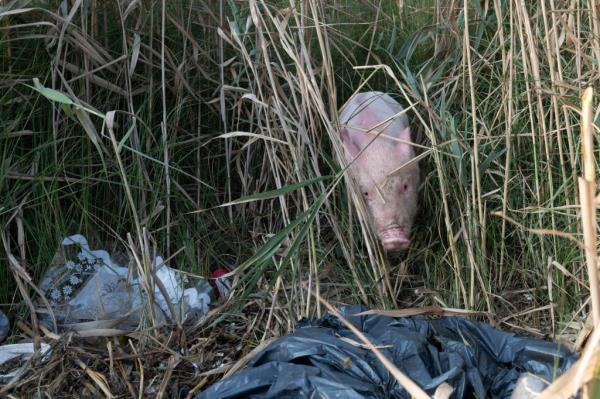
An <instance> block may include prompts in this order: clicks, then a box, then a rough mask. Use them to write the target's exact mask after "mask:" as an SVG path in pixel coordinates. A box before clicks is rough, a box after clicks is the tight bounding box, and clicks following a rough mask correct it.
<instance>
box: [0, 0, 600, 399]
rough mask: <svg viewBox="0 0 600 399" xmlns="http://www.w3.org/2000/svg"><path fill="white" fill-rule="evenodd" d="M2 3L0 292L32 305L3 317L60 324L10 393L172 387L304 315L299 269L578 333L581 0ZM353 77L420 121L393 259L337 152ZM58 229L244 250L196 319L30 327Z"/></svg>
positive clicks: (11, 306)
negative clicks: (415, 173) (418, 198)
mask: <svg viewBox="0 0 600 399" xmlns="http://www.w3.org/2000/svg"><path fill="white" fill-rule="evenodd" d="M0 4H1V5H0V38H1V39H0V54H1V56H0V57H1V62H0V115H1V118H0V132H1V135H2V136H1V137H0V156H1V159H2V163H1V164H0V223H1V225H2V228H3V231H4V234H3V237H6V239H5V240H4V249H5V251H4V252H5V254H4V257H3V258H1V259H2V262H3V263H4V264H7V265H8V266H9V267H7V268H5V270H4V271H3V272H2V273H3V274H2V278H1V279H0V288H1V289H0V293H1V295H2V298H3V300H4V302H6V303H8V305H7V306H6V307H5V310H6V311H7V313H8V314H10V315H11V316H13V317H12V319H15V317H16V318H23V320H22V321H21V323H20V324H17V325H16V326H15V328H14V329H13V333H14V334H13V338H12V339H13V341H15V342H16V341H19V340H21V339H27V340H35V342H38V343H39V342H40V341H43V342H47V343H50V344H51V345H52V347H53V350H52V354H51V355H50V357H49V359H48V360H46V361H45V362H43V363H41V362H40V359H33V360H32V361H31V363H30V364H29V365H28V368H27V371H26V372H25V373H24V374H23V375H22V376H21V377H20V378H19V379H18V380H16V381H15V382H14V383H12V384H11V385H9V386H4V387H3V388H2V391H1V392H2V394H3V395H4V394H7V395H8V394H10V395H13V396H14V397H41V396H43V393H44V392H50V395H51V396H52V397H61V396H65V397H67V396H69V397H71V396H73V395H75V396H77V395H79V396H90V395H92V396H114V397H119V396H122V397H129V396H135V397H147V396H157V397H160V396H161V395H162V396H163V397H177V396H179V397H186V396H189V395H190V392H195V391H198V390H199V389H201V388H202V386H205V385H206V384H209V383H210V382H212V381H213V380H214V379H218V378H220V377H221V376H222V375H223V374H224V373H225V372H227V370H229V369H230V368H231V367H235V366H234V365H235V364H236V362H237V361H238V359H241V358H243V356H244V355H246V354H247V353H248V352H250V350H251V349H252V348H253V347H255V346H256V345H259V343H260V342H262V341H264V340H265V339H268V338H271V337H275V336H279V335H281V334H285V333H286V332H288V331H290V330H291V329H292V328H293V325H294V322H295V320H297V319H298V318H300V317H304V316H306V317H317V316H320V315H321V314H322V312H323V310H324V309H322V308H321V305H320V303H319V301H317V300H315V297H314V296H313V295H311V292H313V291H314V292H316V293H317V294H319V295H321V296H323V297H325V298H327V299H328V300H329V301H331V302H332V303H334V304H343V303H356V302H362V303H365V304H367V305H369V306H371V307H374V308H398V307H401V308H404V307H421V306H431V305H437V306H442V307H451V308H459V309H465V310H467V311H477V312H481V313H482V314H485V315H486V320H491V321H493V322H494V323H495V324H496V325H497V326H498V327H500V328H505V329H513V330H516V331H518V332H522V333H527V334H531V335H534V336H537V337H540V338H550V339H554V340H560V341H562V342H565V343H567V344H569V345H571V347H572V348H573V349H575V350H579V349H581V348H582V347H583V345H584V344H585V342H586V338H587V337H588V334H589V333H590V332H591V330H592V326H593V325H594V324H592V322H591V321H590V320H592V319H591V317H589V315H590V314H593V313H592V310H591V308H590V304H591V303H593V304H597V300H596V298H597V295H598V287H597V284H594V281H595V279H594V278H593V275H594V274H593V271H594V270H595V269H594V265H595V263H597V260H596V252H597V251H596V248H595V245H596V244H594V243H595V240H594V239H592V238H591V237H592V236H593V234H592V232H593V231H594V229H595V225H594V224H593V223H592V224H587V223H584V226H583V227H581V224H580V220H581V218H582V217H583V220H587V221H589V220H591V219H593V215H594V214H595V203H596V199H595V192H596V191H595V189H594V188H593V184H592V183H591V182H593V181H594V176H595V173H593V172H591V173H590V172H589V171H590V168H589V167H587V166H586V167H585V168H583V163H582V161H581V159H582V140H581V138H580V126H582V124H581V122H580V109H581V103H580V96H581V93H582V90H583V89H584V88H586V87H597V85H598V80H599V78H600V74H599V66H598V65H599V61H598V60H600V44H599V43H600V41H599V40H598V38H599V37H600V22H599V19H598V11H599V10H598V9H597V7H596V5H595V2H593V1H591V0H589V1H570V0H564V1H558V0H547V1H542V2H524V1H506V2H502V1H500V0H490V1H482V2H473V4H471V2H467V1H465V2H464V3H463V2H459V1H455V0H452V1H433V0H432V1H429V2H421V1H400V2H396V1H381V2H369V1H359V0H357V1H342V0H334V1H331V2H329V1H328V2H321V1H316V0H306V1H297V2H278V1H273V2H270V1H190V2H188V1H177V2H168V1H165V0H162V1H160V2H144V1H115V2H103V1H97V0H89V1H79V0H76V1H73V2H59V1H56V2H49V4H48V5H47V7H45V8H43V7H41V6H39V5H37V3H34V2H31V1H27V0H21V1H4V2H0ZM34 79H38V80H39V86H37V91H36V90H34V89H33V88H32V87H36V86H35V83H34ZM361 87H364V88H367V87H369V88H372V89H377V90H383V91H388V92H391V93H395V94H396V95H397V98H398V99H399V100H400V101H401V102H402V103H403V104H405V105H406V106H407V107H408V108H410V109H411V112H412V114H411V115H410V119H411V122H412V124H413V126H414V129H415V130H416V131H417V132H418V136H419V137H418V139H419V143H420V145H421V147H420V151H421V159H422V164H423V167H424V170H425V172H424V177H425V179H424V184H423V187H422V194H421V195H422V205H421V211H420V214H419V215H418V218H417V222H416V224H417V227H416V229H415V231H414V233H413V236H414V237H415V245H414V247H413V248H411V250H410V251H409V252H408V253H407V254H406V255H405V256H403V257H402V258H399V259H391V260H388V259H387V258H386V257H385V256H384V254H383V253H382V251H381V249H380V247H379V245H378V243H377V241H376V239H375V237H374V235H373V234H372V233H371V231H370V230H369V228H368V226H367V224H366V223H365V220H366V218H365V215H366V211H365V208H364V206H363V204H362V201H361V200H360V199H359V197H358V196H356V195H355V193H354V192H353V190H348V189H347V188H346V187H347V186H346V184H344V182H346V183H351V182H350V181H349V180H347V177H345V176H344V175H343V170H341V169H340V167H339V165H340V162H339V161H340V160H341V158H340V155H341V147H340V142H339V138H338V136H337V129H336V123H337V122H336V110H337V109H338V108H339V106H340V105H341V104H342V103H343V101H345V99H346V98H347V97H348V96H349V95H350V94H351V93H352V92H353V91H355V90H357V89H359V88H361ZM45 88H51V89H53V90H55V91H48V90H46V89H45ZM57 93H58V94H57ZM61 93H62V94H61ZM61 95H62V96H64V97H61ZM48 100H51V101H48ZM594 107H595V106H594V104H590V109H589V112H590V114H591V115H592V116H591V117H590V118H589V119H588V120H587V122H585V123H583V125H584V126H586V124H587V126H591V127H589V128H588V131H590V133H591V131H592V130H597V126H598V125H597V123H596V122H595V120H596V119H597V115H598V110H597V108H594ZM590 114H588V115H590ZM587 145H588V147H587V148H588V149H589V150H588V151H587V152H586V154H587V155H590V154H593V153H596V150H592V148H594V146H593V143H589V142H588V144H587ZM595 159H598V157H595ZM594 162H595V161H594ZM581 175H583V176H585V180H586V182H587V183H579V184H580V185H578V176H581ZM582 187H588V188H587V190H588V195H587V196H585V195H584V196H583V197H582V191H581V188H582ZM592 197H594V199H593V200H592ZM583 198H587V199H588V201H587V203H584V201H583V200H582V199H583ZM580 204H583V205H584V206H583V208H584V209H586V210H585V211H583V212H585V213H582V212H580ZM73 231H82V232H85V234H86V236H88V237H91V238H92V239H93V240H96V241H97V242H110V243H115V245H117V246H120V247H121V248H123V249H124V250H127V251H129V252H130V253H134V252H135V253H137V254H139V255H140V259H148V258H150V257H151V253H152V252H153V251H155V250H157V251H160V252H161V253H163V254H164V256H165V257H166V258H169V259H171V261H170V262H171V264H172V266H175V267H178V268H180V269H182V270H187V271H190V272H193V273H195V274H199V275H205V276H208V275H210V271H212V270H214V269H215V268H217V267H219V266H226V267H228V268H231V269H233V268H235V275H234V283H235V287H236V288H235V290H234V292H233V294H232V296H231V301H230V302H229V303H228V304H227V305H226V306H225V307H219V308H216V309H215V310H214V311H213V313H212V314H211V316H209V317H207V318H206V319H203V320H201V321H199V322H198V324H197V325H193V326H189V325H183V326H178V327H174V328H173V329H164V328H163V329H154V328H152V326H142V328H141V329H140V330H139V331H135V332H131V333H129V334H128V335H126V336H117V337H102V336H98V337H95V338H93V339H92V338H85V339H83V338H81V337H77V336H76V335H73V334H62V335H58V332H57V331H47V330H44V329H43V328H42V327H41V326H40V325H39V323H38V322H37V321H36V317H35V315H36V313H35V309H34V307H33V304H32V303H31V302H30V301H28V298H30V297H32V298H35V297H36V293H35V291H34V289H33V287H34V285H35V282H36V281H37V278H39V277H40V275H41V274H42V273H43V271H44V269H45V267H46V266H47V264H48V262H49V261H50V259H51V258H52V255H53V253H54V251H55V249H56V246H57V243H58V241H59V240H60V237H63V236H65V233H71V232H73ZM584 231H585V232H586V235H585V236H584V235H583V232H584ZM128 234H129V235H130V236H129V237H128ZM148 237H151V239H150V240H149V239H148ZM590 240H591V241H590ZM582 242H585V243H586V245H588V246H587V247H584V246H582V245H581V243H582ZM586 250H587V251H586ZM11 257H12V258H11ZM11 259H14V262H13V261H12V260H11ZM146 263H147V262H146ZM146 263H144V261H142V262H140V263H138V264H140V265H144V264H146ZM588 266H589V267H588ZM142 269H143V267H142ZM590 276H591V277H592V279H591V280H590ZM151 280H152V279H151V278H150V281H151ZM590 281H592V283H590ZM28 302H29V305H28ZM594 309H595V311H596V312H597V311H598V310H597V307H594ZM586 320H587V323H586ZM596 323H597V322H596ZM596 325H597V324H596ZM596 331H598V330H597V329H596ZM596 335H597V334H596ZM596 335H594V336H593V338H592V339H590V340H589V341H587V342H588V347H587V348H588V349H586V353H587V354H588V355H587V356H588V357H586V358H585V361H584V362H583V364H587V362H590V361H592V360H594V359H596V358H597V357H596V355H595V353H596V352H594V351H595V348H596V347H597V339H596V338H597V337H596ZM570 382H571V383H572V382H573V381H570ZM194 390H195V391H194Z"/></svg>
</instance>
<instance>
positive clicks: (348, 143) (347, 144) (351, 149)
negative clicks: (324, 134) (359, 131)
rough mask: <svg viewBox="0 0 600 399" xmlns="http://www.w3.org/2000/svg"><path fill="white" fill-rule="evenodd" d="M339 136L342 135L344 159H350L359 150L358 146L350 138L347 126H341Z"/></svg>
mask: <svg viewBox="0 0 600 399" xmlns="http://www.w3.org/2000/svg"><path fill="white" fill-rule="evenodd" d="M340 136H341V137H342V144H343V145H344V153H345V154H346V160H348V161H352V160H353V159H354V158H356V156H357V155H358V153H359V152H360V148H359V147H358V146H357V145H356V143H355V142H354V141H353V140H352V138H350V132H348V129H347V128H342V130H341V132H340Z"/></svg>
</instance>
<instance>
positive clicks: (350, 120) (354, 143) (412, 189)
mask: <svg viewBox="0 0 600 399" xmlns="http://www.w3.org/2000/svg"><path fill="white" fill-rule="evenodd" d="M403 110H404V109H403V108H402V106H401V105H400V104H399V103H398V102H397V101H396V100H394V99H393V98H392V97H390V96H389V95H387V94H384V93H381V92H377V91H369V92H360V93H357V94H355V95H354V96H353V97H352V98H351V99H350V100H349V101H348V102H347V104H346V105H345V106H344V107H343V108H342V109H341V110H340V114H339V123H340V135H341V140H342V144H343V147H344V155H345V159H346V161H347V162H349V163H350V162H352V161H354V163H352V165H351V166H350V168H349V173H350V175H351V176H352V178H353V179H354V180H355V181H356V183H357V185H358V187H360V190H361V193H362V195H363V197H364V199H365V202H366V204H367V207H368V210H369V214H370V222H371V226H372V227H373V229H374V231H375V232H376V233H377V235H378V237H379V239H380V240H381V243H382V245H383V248H384V249H385V251H386V252H388V253H396V252H400V251H403V250H406V249H408V248H409V246H410V238H409V237H410V231H411V228H412V225H413V221H414V218H415V214H416V212H417V189H418V186H419V183H420V173H419V166H418V164H417V162H411V163H410V164H408V165H406V166H404V167H402V168H400V166H402V165H403V164H405V163H407V162H409V161H410V160H411V159H413V158H414V157H415V151H414V149H413V146H412V145H411V143H412V141H411V133H410V127H409V125H408V117H407V116H406V114H405V113H402V114H400V115H398V114H399V113H400V112H402V111H403ZM385 136H389V137H391V138H386V137H385ZM395 139H399V140H395ZM400 140H401V141H400ZM371 141H372V142H371ZM369 143H370V144H369ZM365 147H366V148H365ZM363 149H364V151H363V152H362V153H361V151H362V150H363ZM359 153H360V155H359ZM357 156H358V158H357ZM355 158H356V160H354V159H355Z"/></svg>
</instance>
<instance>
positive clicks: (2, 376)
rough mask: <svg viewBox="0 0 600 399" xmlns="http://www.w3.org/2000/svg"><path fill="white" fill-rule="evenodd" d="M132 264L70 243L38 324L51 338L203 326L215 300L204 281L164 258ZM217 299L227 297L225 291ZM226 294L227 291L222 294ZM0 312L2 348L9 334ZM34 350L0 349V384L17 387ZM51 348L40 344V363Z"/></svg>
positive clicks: (42, 301)
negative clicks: (65, 334) (73, 333)
mask: <svg viewBox="0 0 600 399" xmlns="http://www.w3.org/2000/svg"><path fill="white" fill-rule="evenodd" d="M135 265H136V263H135V262H134V260H133V259H131V258H129V257H126V256H119V255H118V254H117V255H114V254H113V255H112V256H111V254H109V253H108V252H107V251H106V250H102V249H100V250H92V249H90V246H89V244H88V241H87V239H86V238H85V237H84V236H82V235H80V234H76V235H72V236H69V237H66V238H65V239H64V240H63V241H62V243H61V245H60V246H59V248H58V250H57V252H56V254H55V255H54V258H53V260H52V262H51V264H50V265H49V268H48V269H47V271H46V273H45V274H44V276H43V277H42V279H41V280H40V282H39V285H38V286H39V291H38V292H39V293H41V294H43V295H40V296H38V297H37V300H36V303H35V308H36V313H37V314H38V319H39V321H40V323H41V324H43V325H44V326H45V328H46V329H47V330H48V331H50V332H53V333H63V332H69V331H76V332H77V333H78V334H79V335H80V336H83V337H85V336H92V337H93V336H122V335H125V334H127V333H129V332H133V331H135V330H136V329H138V328H140V327H145V326H148V325H150V326H152V327H159V326H166V325H174V324H176V323H184V322H193V321H196V320H199V319H200V318H201V317H202V316H203V315H205V314H206V313H207V312H208V310H209V305H210V304H211V301H212V299H213V296H214V294H216V293H215V292H214V290H213V288H212V286H211V284H209V282H208V281H207V280H206V279H202V278H197V277H193V276H191V275H189V274H184V273H182V272H180V271H179V270H176V269H172V268H170V267H169V266H167V264H166V263H165V261H164V260H163V259H162V258H161V257H160V256H155V257H154V258H153V259H150V260H149V262H147V264H146V265H144V266H145V270H140V269H141V268H140V267H139V266H138V267H136V266H135ZM225 282H226V280H224V281H223V282H221V283H220V284H221V285H220V286H219V287H220V288H219V291H218V292H219V293H221V292H222V291H223V293H221V295H226V294H227V293H226V292H225V291H226V289H227V287H224V288H223V287H221V286H222V285H223V284H224V283H225ZM224 290H225V291H224ZM9 329H10V325H9V321H8V318H7V317H6V316H5V315H4V314H3V313H1V312H0V342H1V341H3V340H4V339H5V338H6V336H7V335H8V333H9ZM34 352H35V350H34V344H33V343H31V342H19V343H16V344H9V345H3V346H0V383H3V384H6V383H10V382H11V381H16V380H17V379H18V378H19V377H20V376H21V375H22V374H23V373H24V372H25V368H24V367H22V366H21V363H22V362H17V360H26V359H30V358H31V357H32V355H33V354H34ZM49 352H50V346H49V345H47V344H46V343H42V344H41V353H42V354H43V355H44V356H43V357H42V361H45V360H46V359H47V358H48V355H49Z"/></svg>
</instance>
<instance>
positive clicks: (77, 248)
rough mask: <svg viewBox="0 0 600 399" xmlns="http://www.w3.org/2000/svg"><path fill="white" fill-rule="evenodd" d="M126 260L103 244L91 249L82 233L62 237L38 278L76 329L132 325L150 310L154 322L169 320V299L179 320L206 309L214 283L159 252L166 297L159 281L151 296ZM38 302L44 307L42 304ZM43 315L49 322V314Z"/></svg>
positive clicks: (63, 320) (59, 314)
mask: <svg viewBox="0 0 600 399" xmlns="http://www.w3.org/2000/svg"><path fill="white" fill-rule="evenodd" d="M115 258H117V259H118V257H115ZM128 263H129V260H128V259H127V258H125V257H121V258H120V259H118V260H115V259H114V258H113V257H111V256H110V254H109V253H108V252H107V251H105V250H92V249H90V247H89V245H88V242H87V240H86V239H85V237H83V236H82V235H73V236H70V237H67V238H65V239H64V240H63V242H62V245H61V248H60V249H59V251H58V252H57V254H56V255H55V257H54V259H53V261H52V265H51V266H50V268H49V269H48V270H47V272H46V274H45V275H44V277H43V278H42V279H41V281H40V284H39V285H40V288H41V289H42V291H43V292H44V293H45V296H46V298H47V299H48V302H49V303H50V304H51V306H52V312H53V314H54V315H55V317H56V319H57V321H58V322H59V324H60V325H61V326H63V327H66V328H67V329H74V330H81V329H82V328H83V326H85V328H87V329H90V328H115V329H122V330H131V329H134V328H136V327H137V326H138V325H139V324H140V322H141V321H142V319H144V318H145V319H148V318H149V316H148V315H149V311H150V310H152V314H153V319H154V320H153V322H154V325H161V324H165V323H169V322H171V323H173V322H174V321H175V320H172V319H173V315H172V312H171V310H170V308H169V306H168V304H167V302H170V303H171V304H172V305H173V308H174V310H175V312H176V316H175V317H177V319H178V321H188V320H193V319H196V318H198V317H199V316H201V315H203V314H205V313H207V312H208V306H209V304H210V302H211V294H212V287H211V286H210V284H209V283H208V282H207V281H206V280H204V279H200V278H196V279H194V278H191V277H189V276H188V275H184V274H182V273H180V272H179V271H178V270H175V269H172V268H170V267H168V266H167V265H166V264H165V263H164V261H163V259H162V258H161V257H160V256H157V257H156V259H155V260H154V263H155V265H156V271H155V278H156V279H158V280H160V281H161V282H162V284H163V286H164V288H165V291H166V294H167V295H166V296H167V298H165V297H164V296H163V294H162V293H161V291H160V289H159V287H158V285H156V287H155V288H154V292H153V295H152V296H153V298H150V296H149V295H147V293H146V292H145V291H144V289H143V288H142V283H141V280H140V277H139V276H138V275H137V271H136V269H135V268H131V270H130V268H129V267H128V266H127V265H128ZM39 308H40V309H44V308H45V307H44V305H43V304H40V305H39ZM42 320H43V321H44V322H45V323H46V324H48V325H51V322H50V320H51V319H50V317H49V316H48V315H45V316H43V317H42ZM90 322H92V323H90ZM93 322H96V323H93ZM80 323H87V324H84V325H79V326H78V324H80Z"/></svg>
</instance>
